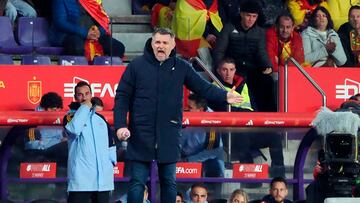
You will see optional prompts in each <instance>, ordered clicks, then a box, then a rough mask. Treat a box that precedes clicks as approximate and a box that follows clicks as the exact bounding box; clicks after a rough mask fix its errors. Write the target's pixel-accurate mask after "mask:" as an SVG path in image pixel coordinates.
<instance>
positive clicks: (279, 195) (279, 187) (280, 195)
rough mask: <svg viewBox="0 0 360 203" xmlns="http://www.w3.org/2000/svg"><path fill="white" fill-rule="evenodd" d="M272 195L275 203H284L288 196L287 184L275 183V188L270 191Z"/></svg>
mask: <svg viewBox="0 0 360 203" xmlns="http://www.w3.org/2000/svg"><path fill="white" fill-rule="evenodd" d="M270 194H271V196H272V197H273V198H274V199H275V202H277V203H283V202H284V200H285V198H286V196H287V195H288V190H287V188H286V185H285V183H283V182H275V183H274V184H273V187H272V188H271V189H270Z"/></svg>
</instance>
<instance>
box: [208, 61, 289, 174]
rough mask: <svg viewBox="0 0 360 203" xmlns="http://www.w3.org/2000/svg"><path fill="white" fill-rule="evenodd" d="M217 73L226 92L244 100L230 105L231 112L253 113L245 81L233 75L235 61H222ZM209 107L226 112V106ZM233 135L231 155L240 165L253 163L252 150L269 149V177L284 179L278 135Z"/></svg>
mask: <svg viewBox="0 0 360 203" xmlns="http://www.w3.org/2000/svg"><path fill="white" fill-rule="evenodd" d="M217 72H218V74H219V76H220V78H219V80H220V82H221V83H222V84H223V85H224V86H225V88H226V89H227V91H233V93H234V94H239V95H241V96H242V97H243V98H244V99H243V101H242V102H241V103H235V104H231V110H232V111H237V112H239V111H240V112H243V111H253V109H252V106H251V102H250V96H249V93H248V90H247V86H246V83H245V79H244V78H242V77H240V76H238V75H236V74H235V72H236V67H235V61H234V60H233V59H231V58H227V59H224V60H222V61H221V62H220V64H219V66H218V68H217ZM210 107H211V108H213V109H214V110H215V111H226V105H222V106H221V105H216V104H214V103H210ZM233 135H234V136H232V143H233V145H234V146H233V147H232V149H234V150H235V152H234V153H233V154H234V155H235V156H237V158H238V160H239V161H240V163H253V162H254V161H253V158H252V155H251V152H252V150H258V149H260V148H267V147H269V150H270V156H271V160H272V162H271V168H270V173H271V176H273V177H275V176H282V177H285V167H284V156H283V151H282V144H281V137H280V135H279V134H276V133H275V134H270V133H268V134H265V133H261V134H254V133H241V134H240V133H233ZM259 136H261V139H259ZM226 143H227V142H226Z"/></svg>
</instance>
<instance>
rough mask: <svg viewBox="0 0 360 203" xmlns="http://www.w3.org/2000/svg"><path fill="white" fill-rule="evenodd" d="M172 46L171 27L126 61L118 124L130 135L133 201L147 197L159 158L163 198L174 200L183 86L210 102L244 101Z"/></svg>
mask: <svg viewBox="0 0 360 203" xmlns="http://www.w3.org/2000/svg"><path fill="white" fill-rule="evenodd" d="M174 48H175V36H174V34H173V33H172V32H171V31H170V30H169V29H165V28H159V29H156V30H155V31H154V33H153V35H152V39H151V40H148V42H147V43H146V45H145V50H144V55H142V56H140V57H138V58H136V59H134V60H133V61H132V62H131V63H130V64H129V65H128V67H127V68H126V70H125V72H124V74H123V75H122V78H121V80H120V82H119V86H118V88H117V90H116V97H115V108H114V127H115V129H116V133H117V136H118V138H119V139H120V140H126V139H128V138H129V137H130V138H129V143H128V148H127V150H128V151H127V158H128V159H129V160H131V179H130V185H129V190H128V200H127V201H128V202H131V203H140V202H142V201H143V198H142V197H141V196H140V195H139V194H143V193H144V184H145V183H146V181H147V177H148V175H149V170H150V166H151V161H152V160H157V163H158V172H159V179H160V187H161V202H175V199H176V182H175V169H176V162H177V161H178V160H179V158H180V146H179V139H180V132H181V123H182V105H183V104H182V101H183V85H186V87H187V88H188V89H190V90H191V91H193V92H195V93H197V94H199V95H200V96H202V97H204V98H206V99H208V100H210V101H215V102H216V101H217V102H221V103H226V102H229V103H234V102H241V101H242V97H241V96H236V95H235V94H233V93H232V92H229V93H227V92H226V91H224V90H221V89H219V88H217V87H215V86H213V85H212V84H210V83H208V82H207V81H205V80H203V79H202V78H201V77H200V76H199V75H198V74H197V73H196V72H195V70H194V69H193V68H192V67H191V65H189V63H187V62H186V61H184V60H182V59H179V58H177V57H176V55H175V54H176V53H175V49H174ZM128 112H129V124H128V125H127V124H126V115H127V113H128ZM130 132H131V136H130Z"/></svg>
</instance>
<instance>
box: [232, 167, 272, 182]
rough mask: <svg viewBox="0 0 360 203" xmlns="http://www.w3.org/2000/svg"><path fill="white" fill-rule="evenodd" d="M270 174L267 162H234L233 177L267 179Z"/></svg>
mask: <svg viewBox="0 0 360 203" xmlns="http://www.w3.org/2000/svg"><path fill="white" fill-rule="evenodd" d="M268 176H269V166H268V165H267V164H234V165H233V178H250V179H265V178H268Z"/></svg>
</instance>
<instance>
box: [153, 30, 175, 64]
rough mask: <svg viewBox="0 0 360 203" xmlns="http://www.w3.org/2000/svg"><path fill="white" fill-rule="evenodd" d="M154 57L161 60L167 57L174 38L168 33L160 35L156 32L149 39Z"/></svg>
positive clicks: (173, 44)
mask: <svg viewBox="0 0 360 203" xmlns="http://www.w3.org/2000/svg"><path fill="white" fill-rule="evenodd" d="M151 46H152V48H153V51H154V55H155V58H156V59H157V60H158V61H159V62H163V61H165V60H166V59H168V58H169V56H170V53H171V51H172V50H173V49H174V48H175V39H174V38H172V37H171V36H170V35H168V34H167V35H161V34H159V33H156V34H155V35H154V36H153V38H152V41H151Z"/></svg>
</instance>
